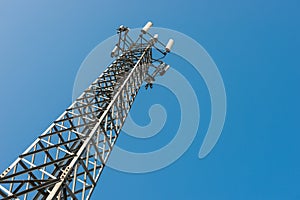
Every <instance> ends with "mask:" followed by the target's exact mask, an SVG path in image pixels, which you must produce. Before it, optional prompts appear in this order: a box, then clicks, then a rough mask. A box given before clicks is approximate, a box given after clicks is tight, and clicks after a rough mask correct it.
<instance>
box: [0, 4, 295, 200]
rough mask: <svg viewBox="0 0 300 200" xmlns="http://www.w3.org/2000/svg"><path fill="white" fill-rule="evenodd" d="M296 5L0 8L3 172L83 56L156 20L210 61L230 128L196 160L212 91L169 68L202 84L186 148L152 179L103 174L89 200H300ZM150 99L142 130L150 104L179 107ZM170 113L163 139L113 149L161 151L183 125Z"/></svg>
mask: <svg viewBox="0 0 300 200" xmlns="http://www.w3.org/2000/svg"><path fill="white" fill-rule="evenodd" d="M299 9H300V2H299V1H297V0H286V1H282V0H277V1H274V0H273V1H269V0H266V1H261V0H252V1H238V0H224V1H216V0H204V1H202V0H200V1H190V0H185V1H177V0H174V1H158V0H152V1H145V2H143V1H132V0H127V1H120V2H119V3H118V1H105V2H104V1H80V2H79V1H70V0H66V1H57V0H53V1H32V0H26V1H15V0H1V1H0V92H1V93H0V124H1V131H0V171H2V170H4V169H5V168H6V167H8V165H10V164H11V162H13V161H14V160H15V159H16V158H17V156H18V155H19V154H20V153H22V152H23V151H24V150H25V149H26V148H27V147H28V146H29V145H30V144H31V142H33V141H34V139H35V138H36V137H37V136H38V135H39V134H41V133H42V132H43V131H44V130H45V129H46V128H47V127H48V126H49V125H50V123H51V122H52V121H53V120H54V119H56V118H57V117H58V116H59V115H60V113H62V112H63V111H64V109H65V108H67V107H68V106H69V105H70V103H71V101H72V90H73V83H74V80H75V77H76V73H77V70H78V69H79V67H80V64H81V63H82V61H83V60H84V58H85V57H86V56H87V54H88V53H89V52H90V51H91V50H92V49H93V48H94V47H95V46H96V45H97V44H99V43H100V42H101V41H103V40H105V39H106V38H107V37H109V36H111V35H113V34H115V28H117V27H118V26H119V25H120V24H124V25H127V26H129V27H140V26H142V25H143V24H145V22H147V21H148V20H151V21H153V22H154V24H155V26H157V27H166V28H170V29H174V30H178V31H180V32H183V33H185V34H187V35H189V36H190V37H192V38H194V39H195V40H197V41H198V42H199V43H200V44H201V45H202V46H203V47H204V48H205V49H206V50H207V52H208V53H209V54H210V55H211V57H212V58H213V59H214V61H215V62H216V64H217V66H218V68H219V70H220V73H221V75H222V77H223V80H224V84H225V87H226V92H227V102H228V110H227V118H226V122H225V127H224V130H223V133H222V136H221V138H220V140H219V142H218V143H217V145H216V147H215V148H214V149H213V151H212V152H211V153H210V154H209V156H208V157H206V158H205V159H203V160H199V158H198V151H199V147H200V145H201V143H202V141H203V136H204V135H203V134H204V133H205V130H206V129H207V126H208V122H209V117H210V109H209V94H208V92H207V90H206V88H205V84H204V83H203V81H202V80H201V77H198V76H196V75H195V76H193V74H194V73H193V71H192V70H190V69H189V68H188V67H186V69H184V66H185V64H186V65H188V64H187V63H184V62H183V61H180V62H178V65H180V66H176V65H175V66H174V64H173V66H172V67H175V68H180V67H181V69H182V73H184V74H185V75H186V76H190V81H191V83H192V84H198V85H197V87H196V92H197V95H198V98H200V99H202V104H201V117H202V119H201V120H202V121H201V124H200V129H199V133H198V135H197V137H196V139H195V140H194V142H193V144H192V146H191V147H190V148H189V149H188V151H187V152H186V153H185V154H184V155H183V156H182V157H181V158H180V159H179V160H177V161H176V162H175V163H174V164H172V165H170V166H169V167H167V168H164V169H162V170H159V171H156V172H152V173H147V174H129V173H123V172H119V171H116V170H113V169H110V168H106V169H105V170H104V172H103V174H102V177H101V179H100V181H99V183H98V186H97V188H96V190H95V192H94V194H93V197H92V199H95V200H96V199H106V198H110V199H132V200H134V199H204V200H223V199H225V200H227V199H228V200H229V199H230V200H240V199H245V200H246V199H249V200H253V199H261V200H282V199H287V200H297V199H300V190H299V186H300V180H299V179H300V159H299V152H300V145H299V144H300V135H299V128H298V124H299V112H300V107H299V101H300V94H299V85H300V81H299V80H300V61H299V57H300V56H299V47H300V39H299V35H300V21H299V19H300V12H299ZM108 56H109V55H108ZM173 62H175V61H173ZM175 63H176V62H175ZM183 69H184V70H183ZM147 93H149V92H148V91H147V92H146V91H144V90H142V92H141V93H140V94H139V96H138V98H137V100H136V102H135V105H134V107H133V110H132V115H133V118H135V119H136V120H137V122H138V123H140V124H147V122H148V120H149V119H148V116H147V113H148V108H149V105H151V104H153V103H156V102H158V101H159V103H162V104H164V105H165V108H166V110H167V111H168V110H170V112H174V113H176V109H178V108H177V107H178V105H177V102H176V101H175V100H170V101H166V100H163V101H162V102H161V101H160V100H159V96H161V95H162V94H165V95H166V96H168V95H171V94H168V93H164V92H162V90H161V88H159V87H158V88H157V89H153V91H152V92H151V93H152V94H147ZM149 95H151V98H150V96H149ZM171 116H172V117H170V118H168V123H167V125H166V127H165V129H164V131H162V132H161V133H160V135H162V136H157V137H154V138H152V139H151V140H145V141H141V140H138V139H133V138H130V137H129V136H126V135H124V136H121V137H120V138H119V140H118V142H119V143H120V146H124V147H127V148H129V149H130V148H132V147H134V145H136V148H133V150H139V151H145V149H143V148H146V150H148V149H155V148H156V147H157V146H163V145H164V144H165V143H167V142H168V140H170V139H171V138H172V130H173V129H174V127H175V128H176V127H177V126H178V124H177V123H176V122H178V116H176V115H171ZM147 142H149V143H147Z"/></svg>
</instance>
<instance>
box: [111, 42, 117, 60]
mask: <svg viewBox="0 0 300 200" xmlns="http://www.w3.org/2000/svg"><path fill="white" fill-rule="evenodd" d="M117 50H118V46H117V45H116V46H115V48H114V49H113V50H112V51H111V54H110V56H111V57H112V58H113V57H115V56H116V52H117Z"/></svg>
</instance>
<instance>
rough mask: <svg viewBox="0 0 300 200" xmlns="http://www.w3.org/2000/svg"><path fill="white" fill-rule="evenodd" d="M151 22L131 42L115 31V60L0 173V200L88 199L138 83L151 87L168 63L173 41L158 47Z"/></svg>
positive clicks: (125, 34)
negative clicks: (116, 37)
mask: <svg viewBox="0 0 300 200" xmlns="http://www.w3.org/2000/svg"><path fill="white" fill-rule="evenodd" d="M151 26H152V23H151V22H148V23H147V24H146V25H145V26H144V27H143V29H142V30H141V34H140V35H139V36H138V38H137V39H136V40H133V39H132V38H131V37H130V36H129V34H128V33H129V28H127V27H125V26H120V27H119V28H118V29H117V32H118V35H119V39H118V43H117V44H116V46H115V47H114V49H113V50H112V52H111V56H112V57H115V60H114V61H113V62H112V64H111V65H109V66H108V67H107V69H106V70H105V71H104V72H103V73H102V74H101V75H100V76H99V77H98V78H97V79H96V80H95V81H94V82H93V83H92V84H91V85H90V86H89V87H88V88H87V89H86V90H85V91H84V92H83V93H82V94H81V95H80V96H79V97H78V98H77V99H76V100H75V101H74V102H73V103H72V104H71V106H70V107H69V108H67V109H66V110H65V111H64V112H63V113H62V115H61V116H60V117H59V118H58V119H57V120H55V121H54V122H53V123H52V124H51V125H50V127H49V128H48V129H47V130H46V131H45V132H44V133H42V134H41V135H40V136H39V137H38V138H37V139H36V140H35V141H34V142H33V143H32V144H31V145H30V146H29V147H28V148H27V149H26V150H25V151H24V153H22V154H21V155H20V156H19V157H18V158H17V159H16V160H15V161H14V162H13V163H12V164H11V165H10V166H9V167H8V168H7V169H5V170H4V172H3V173H2V174H0V197H1V199H16V200H21V199H24V200H25V199H30V200H31V199H45V200H52V199H55V200H60V199H62V200H63V199H82V200H83V199H90V197H91V195H92V192H93V190H94V189H95V186H96V184H97V181H98V180H99V177H100V175H101V173H102V171H103V168H104V167H105V163H106V161H107V159H108V157H109V155H110V153H111V151H112V149H113V146H114V144H115V143H116V140H117V138H118V135H119V133H120V131H121V128H122V126H123V124H124V121H125V119H126V117H127V114H128V112H129V110H130V108H131V105H132V103H133V102H134V99H135V97H136V95H137V94H138V91H139V89H140V87H141V85H142V83H143V81H145V82H146V86H145V87H146V89H147V88H148V87H150V88H152V83H153V82H154V81H155V77H156V76H157V75H161V76H162V75H164V73H165V72H166V71H167V70H168V69H169V67H170V66H169V65H167V64H165V63H164V62H163V61H162V59H163V58H164V57H165V56H166V54H167V53H168V52H170V49H171V47H172V45H173V43H174V41H173V40H172V39H170V40H169V41H168V43H167V44H166V45H164V44H163V43H162V42H160V41H159V40H158V35H157V34H155V35H152V34H150V33H149V32H148V30H149V29H150V27H151ZM154 53H155V54H154ZM159 54H161V55H160V57H161V58H159V59H156V58H153V57H152V56H153V55H159Z"/></svg>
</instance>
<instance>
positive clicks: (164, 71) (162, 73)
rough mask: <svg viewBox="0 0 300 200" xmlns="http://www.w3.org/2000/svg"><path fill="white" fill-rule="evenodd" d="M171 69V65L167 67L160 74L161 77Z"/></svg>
mask: <svg viewBox="0 0 300 200" xmlns="http://www.w3.org/2000/svg"><path fill="white" fill-rule="evenodd" d="M169 68H170V65H166V66H165V67H164V68H163V69H162V70H161V71H160V73H159V75H161V76H163V75H164V74H165V73H166V71H168V69H169Z"/></svg>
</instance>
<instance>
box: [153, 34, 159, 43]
mask: <svg viewBox="0 0 300 200" xmlns="http://www.w3.org/2000/svg"><path fill="white" fill-rule="evenodd" d="M153 41H154V42H157V41H158V34H155V35H154V36H153Z"/></svg>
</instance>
